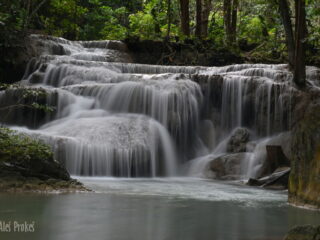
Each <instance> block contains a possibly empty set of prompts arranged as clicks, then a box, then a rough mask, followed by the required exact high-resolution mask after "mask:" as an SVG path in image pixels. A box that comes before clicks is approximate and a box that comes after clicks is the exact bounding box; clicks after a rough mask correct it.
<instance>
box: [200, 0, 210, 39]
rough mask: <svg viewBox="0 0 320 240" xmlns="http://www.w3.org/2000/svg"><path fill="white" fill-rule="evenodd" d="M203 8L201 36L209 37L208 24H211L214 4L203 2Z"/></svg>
mask: <svg viewBox="0 0 320 240" xmlns="http://www.w3.org/2000/svg"><path fill="white" fill-rule="evenodd" d="M203 1H204V2H203V8H202V22H201V34H202V37H207V36H208V24H209V15H210V12H211V8H212V4H211V0H203Z"/></svg>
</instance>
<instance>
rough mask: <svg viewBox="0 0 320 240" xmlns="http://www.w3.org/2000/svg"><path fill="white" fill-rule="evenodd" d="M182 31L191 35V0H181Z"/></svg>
mask: <svg viewBox="0 0 320 240" xmlns="http://www.w3.org/2000/svg"><path fill="white" fill-rule="evenodd" d="M180 14H181V31H182V33H183V34H184V35H186V36H189V35H190V18H189V0H180Z"/></svg>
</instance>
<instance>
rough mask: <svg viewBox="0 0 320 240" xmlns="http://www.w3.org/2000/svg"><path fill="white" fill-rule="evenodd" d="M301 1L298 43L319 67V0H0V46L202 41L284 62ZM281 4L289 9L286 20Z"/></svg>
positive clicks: (311, 61)
mask: <svg viewBox="0 0 320 240" xmlns="http://www.w3.org/2000/svg"><path fill="white" fill-rule="evenodd" d="M300 2H303V4H305V5H304V6H302V8H304V11H305V15H306V17H305V18H306V20H305V25H306V26H305V27H304V26H302V25H301V26H302V27H303V28H305V30H303V34H302V35H301V34H300V39H302V40H301V42H302V43H303V44H305V45H306V46H305V49H306V54H307V56H308V62H310V63H312V64H317V65H318V62H319V60H318V59H317V57H316V55H317V53H319V49H320V3H319V1H318V0H295V1H294V0H25V1H21V0H1V1H0V30H1V32H2V33H4V34H1V36H0V44H1V46H6V45H10V44H12V39H14V38H17V36H18V37H19V33H26V32H28V33H30V32H31V33H42V34H49V35H54V36H58V37H64V38H67V39H70V40H99V39H119V40H123V39H127V38H136V39H140V40H146V39H148V40H170V41H178V42H185V41H188V40H192V41H194V40H197V39H201V40H206V41H210V42H212V45H213V46H215V48H219V47H225V46H228V47H229V48H230V49H233V51H242V52H247V53H248V54H250V56H251V57H253V58H254V57H255V54H256V55H258V56H259V55H261V54H262V55H263V57H264V58H266V59H268V58H270V59H282V60H284V59H286V58H287V51H286V49H287V45H288V41H287V40H288V39H286V34H287V31H285V30H286V28H285V27H286V25H285V24H284V21H285V22H287V23H288V21H290V26H291V25H292V27H293V31H295V32H296V33H295V34H297V31H296V30H297V29H298V28H297V27H296V26H298V25H297V21H296V20H297V19H298V18H297V14H296V12H297V11H298V10H297V8H296V7H297V6H298V3H300ZM281 3H285V4H286V5H287V9H286V11H287V15H288V16H287V18H285V17H286V16H285V15H283V14H282V13H283V11H281V9H282V8H281V6H283V5H281ZM282 10H283V9H282ZM302 17H303V16H302ZM284 26H285V27H284ZM290 31H291V30H290ZM290 31H289V33H290ZM300 33H301V32H300ZM293 40H294V39H293ZM289 47H290V45H289ZM289 50H290V48H289ZM291 50H292V51H294V49H291ZM289 58H290V52H289ZM292 61H293V60H292ZM289 62H290V60H289Z"/></svg>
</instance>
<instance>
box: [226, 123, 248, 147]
mask: <svg viewBox="0 0 320 240" xmlns="http://www.w3.org/2000/svg"><path fill="white" fill-rule="evenodd" d="M249 139H250V132H249V130H248V129H246V128H236V129H235V130H234V131H233V133H232V135H231V137H230V140H229V141H228V143H227V152H231V153H240V152H246V145H247V143H248V142H249Z"/></svg>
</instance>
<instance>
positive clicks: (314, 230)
mask: <svg viewBox="0 0 320 240" xmlns="http://www.w3.org/2000/svg"><path fill="white" fill-rule="evenodd" d="M318 239H320V226H318V227H316V226H311V225H305V226H296V227H294V228H292V229H291V230H290V231H289V232H288V234H287V235H286V236H285V238H284V240H318Z"/></svg>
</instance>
